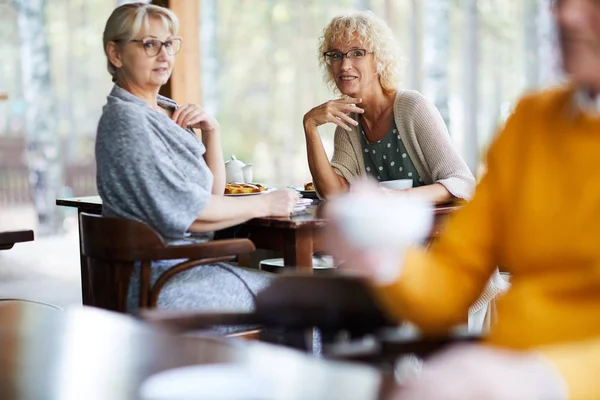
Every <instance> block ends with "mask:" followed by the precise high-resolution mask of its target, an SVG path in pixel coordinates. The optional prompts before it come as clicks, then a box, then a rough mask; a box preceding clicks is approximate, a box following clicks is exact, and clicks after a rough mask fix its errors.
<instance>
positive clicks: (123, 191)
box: [96, 3, 297, 311]
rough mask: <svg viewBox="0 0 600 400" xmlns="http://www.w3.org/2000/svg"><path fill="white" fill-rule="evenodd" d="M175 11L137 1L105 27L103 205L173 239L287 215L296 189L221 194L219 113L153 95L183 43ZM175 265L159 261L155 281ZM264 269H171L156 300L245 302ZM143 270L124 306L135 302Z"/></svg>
mask: <svg viewBox="0 0 600 400" xmlns="http://www.w3.org/2000/svg"><path fill="white" fill-rule="evenodd" d="M177 29H178V20H177V17H176V16H175V15H174V14H173V13H172V12H171V11H170V10H168V9H166V8H163V7H158V6H154V5H148V4H142V3H136V4H127V5H123V6H121V7H118V8H116V9H115V10H114V11H113V13H112V15H111V16H110V17H109V19H108V21H107V23H106V28H105V31H104V37H103V40H104V50H105V53H106V56H107V63H108V71H109V73H110V74H111V75H112V78H113V82H115V85H114V87H113V89H112V91H111V92H110V94H109V95H108V100H107V104H106V105H105V106H104V109H103V113H102V117H101V118H100V122H99V125H98V135H97V138H96V162H97V169H98V173H97V185H98V192H99V194H100V196H101V198H102V202H103V214H104V215H106V216H111V217H121V218H129V219H134V220H138V221H141V222H144V223H146V224H148V225H150V226H152V227H153V228H154V229H155V230H157V231H158V232H159V233H160V234H161V235H162V236H164V237H165V238H166V239H168V240H170V241H190V240H208V239H210V237H211V234H210V232H211V231H214V230H217V229H222V228H226V227H230V226H233V225H237V224H239V223H242V222H244V221H246V220H249V219H251V218H255V217H261V216H267V215H273V216H289V215H290V213H291V212H292V210H293V207H294V205H295V204H296V201H297V195H296V194H295V193H293V192H291V191H287V190H283V191H276V192H273V193H269V194H265V195H261V196H249V197H244V198H229V197H224V196H223V193H224V187H225V172H224V163H223V155H222V148H221V138H220V133H219V124H218V122H217V121H216V120H215V119H214V118H213V117H211V116H210V115H208V114H207V113H206V112H204V111H203V110H202V109H201V108H200V107H199V106H197V105H193V104H185V105H182V106H178V105H177V104H175V102H173V101H172V100H170V99H168V98H165V97H162V96H160V95H159V94H158V92H159V89H160V87H161V86H162V85H164V84H165V83H167V80H168V79H169V77H170V76H171V71H172V70H173V64H174V61H175V57H174V56H175V54H176V53H177V52H178V51H179V49H180V46H181V39H180V38H179V37H177V36H176V35H177ZM170 265H172V264H165V263H155V264H153V266H152V279H153V280H155V279H156V278H157V277H158V276H159V275H160V273H161V272H162V271H164V269H165V268H167V267H169V266H170ZM270 279H271V278H270V275H268V274H265V273H260V272H258V271H251V270H245V269H242V268H239V267H236V266H233V265H231V264H226V263H219V264H215V265H209V266H199V267H196V268H193V269H191V270H189V271H186V272H184V273H181V274H178V275H176V276H175V277H174V278H172V279H171V280H170V281H169V282H168V283H167V284H166V286H165V287H164V289H163V290H162V292H161V295H160V297H159V299H158V306H159V307H161V308H194V309H205V310H208V309H218V310H248V309H251V308H252V306H253V295H254V294H255V293H256V292H257V291H258V290H260V289H261V288H263V287H264V286H266V285H267V284H268V283H269V281H270ZM138 287H139V270H137V271H135V272H134V275H133V276H132V280H131V284H130V288H129V294H128V310H130V311H133V310H134V309H135V307H137V304H136V303H135V299H136V298H138V296H137V291H138Z"/></svg>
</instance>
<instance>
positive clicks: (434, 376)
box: [331, 0, 600, 400]
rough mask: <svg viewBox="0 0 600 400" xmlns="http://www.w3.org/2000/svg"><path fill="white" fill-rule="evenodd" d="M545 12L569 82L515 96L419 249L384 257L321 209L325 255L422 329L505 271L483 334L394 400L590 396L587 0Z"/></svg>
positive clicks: (594, 204) (440, 324)
mask: <svg viewBox="0 0 600 400" xmlns="http://www.w3.org/2000/svg"><path fill="white" fill-rule="evenodd" d="M553 7H554V10H553V11H554V17H555V19H556V22H557V25H558V28H559V39H560V48H561V52H562V57H563V61H562V62H563V70H564V72H565V74H566V75H567V76H568V77H569V83H568V84H566V85H564V86H562V87H558V88H554V89H551V90H547V91H544V92H541V93H537V94H531V95H527V96H525V97H524V98H523V99H522V100H521V101H520V102H519V104H518V105H517V107H516V109H515V111H514V113H513V114H512V115H511V116H510V118H509V119H508V121H507V124H506V126H505V127H504V129H503V130H502V132H501V133H500V134H499V136H498V137H497V139H496V140H495V142H494V143H493V145H492V146H491V148H490V150H489V153H488V159H487V167H488V168H487V173H486V175H485V176H484V177H483V179H482V180H481V182H480V184H479V186H478V188H477V190H476V194H475V197H474V198H473V200H472V201H471V202H470V203H469V204H468V205H466V206H465V207H464V208H463V209H462V210H461V211H460V212H458V213H456V215H454V216H453V217H452V218H451V219H450V221H449V223H448V225H447V227H446V229H445V233H444V235H442V237H441V238H439V240H438V241H436V242H435V243H434V244H433V245H432V246H431V248H430V249H429V251H428V252H425V251H424V250H423V249H417V248H410V249H409V250H406V251H402V252H401V254H398V253H399V252H398V251H395V253H394V254H393V257H396V259H401V260H402V262H397V263H390V262H388V263H387V264H386V262H382V260H386V256H385V255H382V254H381V251H379V252H375V251H373V250H370V251H368V250H365V249H364V248H362V249H361V247H360V244H359V243H360V241H356V240H354V241H353V240H351V239H352V238H351V232H348V231H344V229H343V228H344V225H346V226H347V224H348V223H349V222H348V221H344V220H343V218H341V217H340V216H343V213H335V212H332V215H333V217H334V220H335V219H336V218H338V224H336V225H335V227H337V228H338V229H334V230H333V231H332V233H333V234H334V235H337V236H336V239H334V241H335V243H336V245H337V247H335V248H334V253H337V254H336V256H338V257H342V258H343V259H345V260H348V261H347V262H346V268H349V269H355V270H356V271H360V273H362V274H364V275H366V276H367V277H369V278H370V279H371V282H372V285H373V291H374V293H375V294H376V296H377V298H378V299H379V300H380V303H381V304H382V306H383V307H384V308H385V309H386V310H387V311H388V312H389V314H390V315H391V316H393V317H395V318H397V319H398V320H403V319H406V320H409V321H411V322H413V323H415V324H416V325H417V326H418V327H419V328H421V330H422V331H423V332H424V333H425V334H429V335H439V334H445V333H446V332H448V330H449V329H450V328H451V327H452V326H454V325H456V324H457V323H460V322H463V321H464V320H465V318H466V315H467V310H468V308H469V306H470V305H471V304H472V303H473V301H474V300H475V299H476V298H477V297H478V296H479V295H480V293H481V291H482V290H483V288H484V286H485V284H486V282H487V280H488V278H489V276H490V274H491V273H492V272H493V271H494V269H495V267H496V266H497V265H500V266H502V267H503V268H504V269H505V270H507V271H508V272H510V273H511V275H512V278H511V283H512V288H511V289H510V290H509V291H508V293H507V294H505V295H504V296H503V297H502V298H500V299H499V301H498V316H499V320H498V322H497V324H496V325H495V326H493V327H492V329H491V332H490V334H489V336H488V337H487V338H486V339H485V342H484V343H483V344H480V345H469V346H461V347H458V348H454V349H451V350H449V351H447V352H445V353H443V354H441V355H439V356H437V357H436V358H434V359H432V360H430V361H429V362H427V363H426V364H425V365H424V368H423V372H422V374H421V375H420V376H419V377H418V378H416V379H414V380H413V381H411V382H409V383H408V384H407V385H406V387H405V388H404V389H403V391H402V394H401V395H399V397H398V398H399V399H461V400H464V399H511V400H512V399H527V400H534V399H540V400H542V399H562V398H571V399H600V379H599V378H598V377H597V375H598V373H599V372H600V1H599V0H555V2H554V4H553ZM365 193H366V192H365ZM363 195H365V194H363ZM352 196H355V199H356V198H358V197H359V196H360V195H359V194H354V195H353V194H350V195H349V197H352ZM341 200H342V199H340V200H337V202H338V205H341V203H340V201H341ZM333 203H334V204H332V207H331V209H332V210H333V211H335V210H336V208H335V207H334V206H333V205H335V203H336V201H334V202H333ZM354 204H358V203H354ZM380 250H381V249H380ZM390 254H392V253H390ZM393 257H392V256H391V258H387V259H388V260H390V259H393Z"/></svg>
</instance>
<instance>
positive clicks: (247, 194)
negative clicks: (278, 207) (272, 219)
mask: <svg viewBox="0 0 600 400" xmlns="http://www.w3.org/2000/svg"><path fill="white" fill-rule="evenodd" d="M274 190H275V189H266V190H263V191H262V192H256V193H235V194H225V195H224V196H231V197H238V196H255V195H257V194H265V193H271V192H272V191H274Z"/></svg>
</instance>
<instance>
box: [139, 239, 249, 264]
mask: <svg viewBox="0 0 600 400" xmlns="http://www.w3.org/2000/svg"><path fill="white" fill-rule="evenodd" d="M255 249H256V248H255V247H254V243H252V241H251V240H249V239H225V240H212V241H209V242H204V243H193V244H187V245H173V246H166V247H164V248H158V249H150V250H143V251H140V252H139V253H138V254H134V255H133V256H130V257H131V258H134V259H137V260H140V261H156V260H174V259H180V258H189V259H192V260H198V259H203V258H220V257H227V256H239V255H241V254H248V253H252V252H253V251H254V250H255Z"/></svg>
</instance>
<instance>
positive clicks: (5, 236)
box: [0, 230, 33, 250]
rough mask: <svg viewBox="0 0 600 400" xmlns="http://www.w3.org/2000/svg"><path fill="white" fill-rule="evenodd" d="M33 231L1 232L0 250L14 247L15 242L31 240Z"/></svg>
mask: <svg viewBox="0 0 600 400" xmlns="http://www.w3.org/2000/svg"><path fill="white" fill-rule="evenodd" d="M32 240H33V231H31V230H25V231H8V232H0V250H8V249H12V248H13V246H14V245H15V243H22V242H31V241H32Z"/></svg>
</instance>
